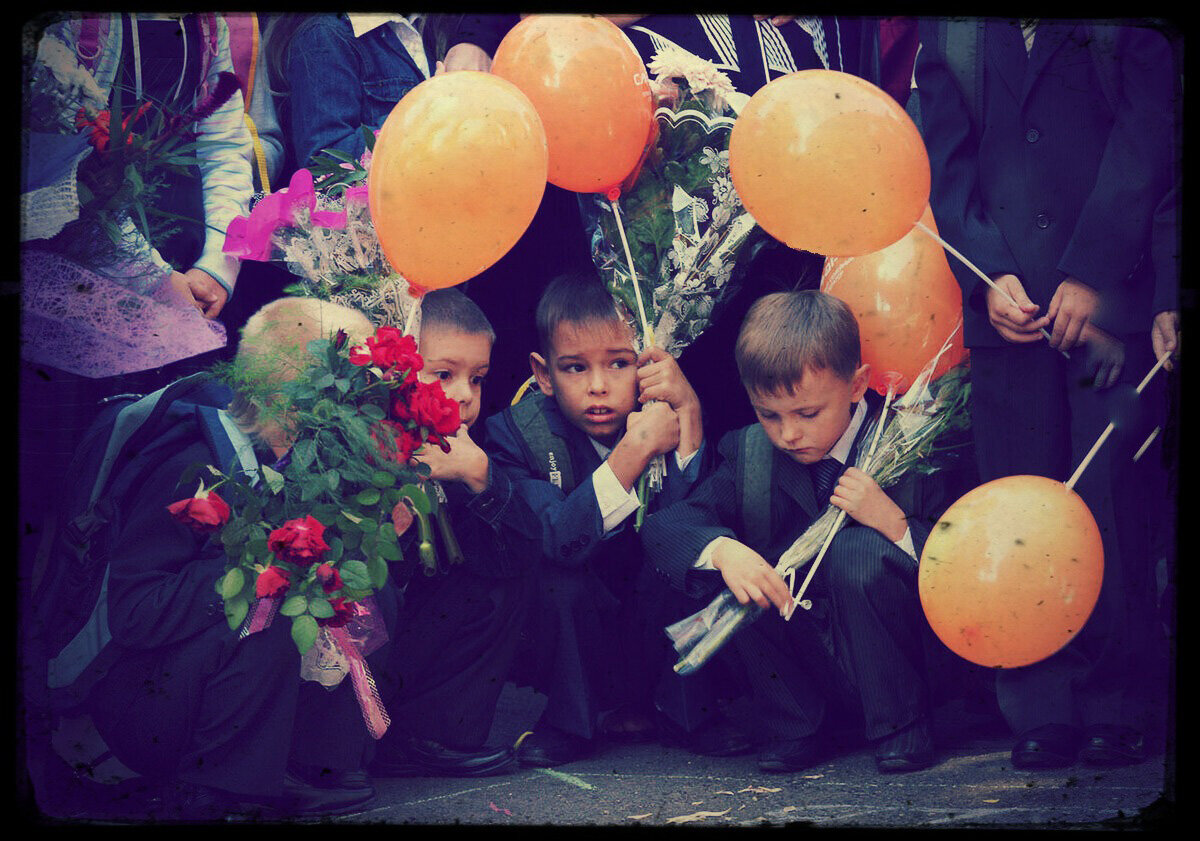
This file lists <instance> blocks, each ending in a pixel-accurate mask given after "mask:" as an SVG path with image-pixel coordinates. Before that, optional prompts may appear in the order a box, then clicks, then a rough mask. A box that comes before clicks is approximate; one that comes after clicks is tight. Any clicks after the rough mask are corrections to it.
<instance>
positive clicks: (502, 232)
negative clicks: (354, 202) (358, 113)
mask: <svg viewBox="0 0 1200 841" xmlns="http://www.w3.org/2000/svg"><path fill="white" fill-rule="evenodd" d="M547 158H548V152H547V146H546V135H545V131H544V129H543V128H542V124H541V120H540V119H539V118H538V114H537V111H536V110H535V109H534V107H533V105H532V103H530V102H529V100H528V98H527V97H526V96H525V95H524V94H523V93H521V91H520V90H519V89H517V87H516V86H515V85H513V84H512V83H510V82H508V81H505V80H504V79H501V78H499V77H497V76H493V75H490V74H487V73H481V72H477V71H471V70H463V71H458V72H455V73H445V74H442V75H439V76H435V77H433V78H431V79H428V80H426V81H424V82H422V83H421V84H419V85H417V87H415V88H413V90H412V91H411V92H409V93H408V94H407V95H406V96H405V97H404V98H403V99H401V100H400V102H399V103H397V104H396V107H395V108H394V109H392V112H391V114H389V115H388V118H387V120H386V121H385V122H384V124H383V128H382V129H380V132H379V137H378V139H377V140H376V143H375V151H374V154H373V156H372V158H371V170H370V175H369V177H368V180H367V186H368V190H369V197H370V208H371V217H372V219H373V220H374V222H375V228H376V233H377V235H378V237H379V242H380V244H381V246H382V247H383V251H384V254H385V255H386V256H387V258H388V261H389V262H390V263H391V264H392V266H393V267H394V268H395V269H396V271H398V272H400V273H401V274H402V275H404V277H405V278H406V279H407V280H408V282H409V283H410V284H411V285H412V286H413V287H415V289H416V290H420V291H421V292H425V291H429V290H432V289H443V288H446V287H449V286H455V285H457V284H459V283H462V282H463V281H465V280H468V279H470V278H472V277H474V276H475V275H477V274H479V273H480V272H482V271H483V270H484V269H486V268H488V267H489V266H491V265H492V264H493V263H495V262H496V261H497V260H499V259H500V258H501V257H502V256H504V254H505V253H507V251H508V250H509V249H510V248H512V246H513V245H514V244H516V242H517V240H518V239H520V237H521V235H522V234H523V233H524V232H525V230H526V228H528V227H529V223H530V222H531V221H532V220H533V217H534V214H535V213H536V212H537V208H538V205H539V204H540V203H541V200H542V194H543V193H544V192H545V188H546V172H547Z"/></svg>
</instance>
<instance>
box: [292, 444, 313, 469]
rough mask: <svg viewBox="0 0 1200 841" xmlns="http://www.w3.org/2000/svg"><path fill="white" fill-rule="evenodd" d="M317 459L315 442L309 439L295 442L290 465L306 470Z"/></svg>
mask: <svg viewBox="0 0 1200 841" xmlns="http://www.w3.org/2000/svg"><path fill="white" fill-rule="evenodd" d="M316 457H317V442H316V441H314V440H312V439H311V438H305V439H304V440H303V441H297V442H296V443H295V445H294V446H293V447H292V464H294V465H296V467H298V468H300V469H301V470H305V469H307V468H308V466H309V465H310V464H312V463H313V459H315V458H316Z"/></svg>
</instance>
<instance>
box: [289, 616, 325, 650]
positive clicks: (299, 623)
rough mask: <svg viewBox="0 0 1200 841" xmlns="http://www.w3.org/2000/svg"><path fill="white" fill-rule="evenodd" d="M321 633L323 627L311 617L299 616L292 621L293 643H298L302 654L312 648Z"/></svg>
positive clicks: (297, 646) (297, 645)
mask: <svg viewBox="0 0 1200 841" xmlns="http://www.w3.org/2000/svg"><path fill="white" fill-rule="evenodd" d="M320 632H321V627H320V626H319V625H318V624H317V620H316V619H313V618H312V617H311V616H297V617H296V618H294V619H293V620H292V642H294V643H296V648H297V649H298V650H299V651H300V653H301V654H304V653H305V652H306V651H308V650H309V649H310V648H312V645H313V643H314V642H316V641H317V634H319V633H320Z"/></svg>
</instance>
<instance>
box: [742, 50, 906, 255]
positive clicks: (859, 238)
mask: <svg viewBox="0 0 1200 841" xmlns="http://www.w3.org/2000/svg"><path fill="white" fill-rule="evenodd" d="M729 172H730V175H731V176H732V177H733V185H734V187H735V188H737V191H738V194H739V195H740V196H741V198H742V203H743V204H744V205H745V207H746V210H748V211H749V212H750V215H751V216H753V217H754V219H755V221H756V222H758V224H759V225H761V226H762V228H763V230H765V231H766V232H767V233H769V234H770V235H771V236H773V237H775V238H776V239H778V240H781V241H782V242H784V243H786V244H788V245H790V246H791V247H792V248H802V249H805V250H806V251H812V252H815V253H817V254H824V255H825V256H827V257H855V256H857V255H860V254H870V253H871V252H873V251H878V250H879V249H881V248H885V247H887V246H889V245H891V244H892V243H894V242H895V241H896V240H898V239H900V237H902V236H904V235H905V234H906V233H908V232H909V230H911V229H912V226H913V223H915V222H916V221H917V220H918V219H919V218H921V212H922V211H923V210H924V209H925V206H926V205H927V204H928V203H929V156H928V155H927V154H926V153H925V144H924V143H923V142H922V140H921V135H920V133H919V132H918V131H917V127H916V126H915V125H914V124H913V121H912V120H911V119H910V118H909V116H908V115H907V114H905V113H904V109H902V108H901V107H900V106H899V105H898V104H897V103H896V100H894V99H892V97H891V96H889V95H888V94H887V93H885V92H884V91H882V90H881V89H879V88H877V87H875V86H874V85H872V84H871V83H870V82H867V81H865V80H863V79H860V78H858V77H857V76H851V75H850V74H849V73H841V72H838V71H836V70H801V71H799V72H797V73H791V74H789V75H787V76H781V77H780V78H778V79H775V80H774V81H772V82H770V83H769V84H767V85H765V86H764V87H762V88H759V90H758V91H757V92H756V93H755V94H754V95H753V96H752V97H750V101H749V102H747V103H746V106H745V107H744V108H743V109H742V112H741V114H740V115H739V116H738V119H737V122H736V123H735V124H734V126H733V131H732V132H731V134H730V137H729Z"/></svg>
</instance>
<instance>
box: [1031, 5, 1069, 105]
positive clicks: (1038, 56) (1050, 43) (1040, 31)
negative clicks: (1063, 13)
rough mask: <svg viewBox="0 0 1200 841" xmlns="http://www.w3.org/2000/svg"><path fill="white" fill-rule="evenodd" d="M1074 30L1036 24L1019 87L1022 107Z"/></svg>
mask: <svg viewBox="0 0 1200 841" xmlns="http://www.w3.org/2000/svg"><path fill="white" fill-rule="evenodd" d="M1074 29H1075V27H1073V26H1068V25H1062V24H1044V23H1038V27H1037V33H1036V34H1035V35H1034V36H1033V49H1032V50H1030V52H1029V61H1028V63H1027V66H1026V68H1025V78H1024V81H1023V82H1022V85H1021V96H1020V101H1021V104H1022V105H1023V104H1024V103H1025V100H1026V99H1027V98H1028V97H1029V93H1030V91H1032V90H1033V88H1034V86H1035V85H1036V84H1037V81H1038V78H1039V77H1040V76H1041V75H1042V71H1043V70H1045V69H1046V64H1047V63H1048V62H1049V61H1050V59H1051V57H1052V56H1053V55H1054V53H1055V52H1056V51H1057V50H1058V48H1059V47H1061V46H1062V44H1063V42H1064V41H1066V40H1067V36H1068V35H1070V34H1071V32H1073V31H1074Z"/></svg>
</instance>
